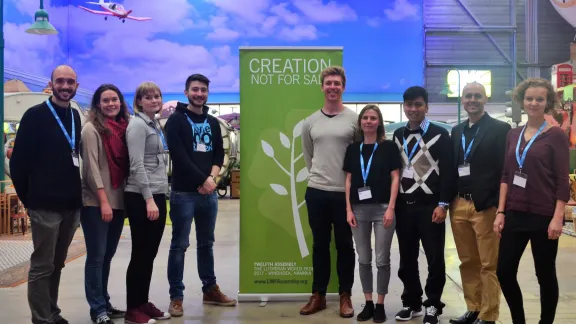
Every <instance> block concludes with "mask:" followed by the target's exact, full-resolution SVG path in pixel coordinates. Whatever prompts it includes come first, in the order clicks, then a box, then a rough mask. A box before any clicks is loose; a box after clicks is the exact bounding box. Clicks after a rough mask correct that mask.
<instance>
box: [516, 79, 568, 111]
mask: <svg viewBox="0 0 576 324" xmlns="http://www.w3.org/2000/svg"><path fill="white" fill-rule="evenodd" d="M528 88H544V89H547V90H548V93H547V95H546V108H544V113H545V114H551V113H553V112H554V108H556V107H558V106H560V98H559V97H558V95H557V94H556V92H555V91H554V87H552V83H550V81H548V80H546V79H542V78H530V79H528V80H525V81H522V83H520V84H519V85H518V86H517V87H516V89H514V92H513V98H514V101H516V103H517V104H518V105H520V107H522V109H524V96H525V95H526V90H528Z"/></svg>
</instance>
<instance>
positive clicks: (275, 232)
mask: <svg viewBox="0 0 576 324" xmlns="http://www.w3.org/2000/svg"><path fill="white" fill-rule="evenodd" d="M332 65H339V66H342V48H334V47H330V48H327V47H324V48H322V47H321V48H318V47H310V48H308V47H285V48H284V47H271V48H265V47H241V48H240V107H241V113H242V134H241V136H240V140H241V144H240V146H241V147H242V167H241V169H240V178H241V192H240V290H239V295H238V298H239V300H240V301H242V300H259V299H260V300H268V299H285V298H292V297H296V299H300V298H302V299H304V298H306V297H308V296H309V295H310V293H311V289H312V234H311V231H310V226H309V225H308V214H307V210H306V204H305V202H304V194H305V192H306V186H307V180H308V170H307V169H306V165H305V162H304V158H303V156H302V149H301V138H300V135H301V130H302V122H303V120H304V119H305V118H306V117H308V116H309V115H310V114H311V113H313V112H314V111H316V110H318V109H320V108H321V107H322V105H323V104H324V95H323V93H322V90H321V82H320V74H321V72H322V70H323V69H324V68H326V67H328V66H332ZM332 242H334V240H332ZM332 247H333V248H332V249H333V251H332V258H331V260H332V269H333V270H332V275H331V280H330V286H329V288H328V292H329V293H331V292H337V291H338V290H337V275H336V270H335V264H336V253H335V250H334V243H332Z"/></svg>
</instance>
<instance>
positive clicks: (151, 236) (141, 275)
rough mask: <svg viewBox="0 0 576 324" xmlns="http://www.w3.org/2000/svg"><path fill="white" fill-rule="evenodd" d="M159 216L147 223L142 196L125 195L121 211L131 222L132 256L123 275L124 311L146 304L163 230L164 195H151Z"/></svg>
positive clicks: (164, 214)
mask: <svg viewBox="0 0 576 324" xmlns="http://www.w3.org/2000/svg"><path fill="white" fill-rule="evenodd" d="M154 202H155V203H156V206H157V207H158V211H159V216H158V219H156V220H153V221H151V220H149V219H148V217H147V212H146V201H145V200H144V197H143V196H142V195H141V194H138V193H134V192H125V193H124V207H125V208H126V215H128V220H129V221H130V233H131V235H132V255H131V256H130V263H129V264H128V270H127V271H126V308H127V309H134V308H138V307H140V306H142V305H144V304H146V303H148V297H149V293H150V281H151V280H152V271H153V270H154V259H156V255H157V254H158V247H159V246H160V241H162V235H163V234H164V228H165V227H166V195H164V194H156V195H154Z"/></svg>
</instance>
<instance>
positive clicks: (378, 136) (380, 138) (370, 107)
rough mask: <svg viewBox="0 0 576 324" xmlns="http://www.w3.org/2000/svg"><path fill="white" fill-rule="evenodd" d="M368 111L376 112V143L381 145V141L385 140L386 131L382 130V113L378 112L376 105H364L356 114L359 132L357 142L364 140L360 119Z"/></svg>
mask: <svg viewBox="0 0 576 324" xmlns="http://www.w3.org/2000/svg"><path fill="white" fill-rule="evenodd" d="M368 110H374V111H375V112H376V114H377V115H378V128H377V129H376V142H378V143H382V141H384V140H385V139H386V129H385V128H384V120H383V118H382V112H381V111H380V108H378V106H376V105H366V106H365V107H364V108H362V110H361V111H360V113H359V114H358V129H359V130H360V131H359V135H360V136H359V138H358V140H359V141H363V140H364V131H363V130H362V117H364V114H365V113H366V112H367V111H368Z"/></svg>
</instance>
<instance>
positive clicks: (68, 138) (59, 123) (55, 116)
mask: <svg viewBox="0 0 576 324" xmlns="http://www.w3.org/2000/svg"><path fill="white" fill-rule="evenodd" d="M46 104H47V105H48V108H50V111H51V112H52V115H54V118H56V121H57V122H58V125H60V128H61V129H62V132H63V133H64V136H66V140H67V141H68V144H70V147H72V152H76V150H75V149H76V131H75V127H74V126H75V123H74V112H73V111H70V112H71V113H72V138H70V135H69V134H68V131H66V128H65V127H64V124H62V120H61V119H60V117H59V116H58V114H57V113H56V110H54V107H53V106H52V103H51V102H50V99H48V100H46ZM70 109H72V108H70Z"/></svg>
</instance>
